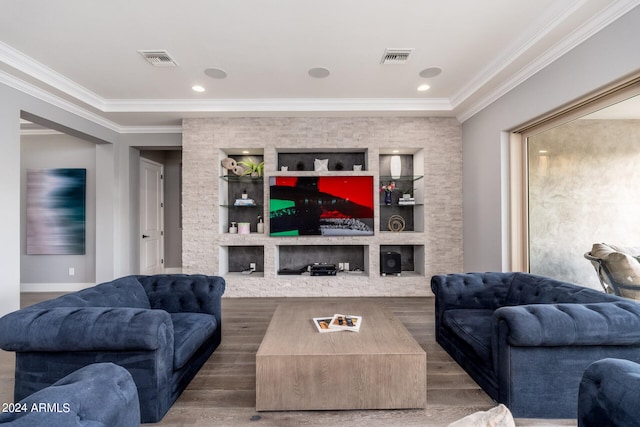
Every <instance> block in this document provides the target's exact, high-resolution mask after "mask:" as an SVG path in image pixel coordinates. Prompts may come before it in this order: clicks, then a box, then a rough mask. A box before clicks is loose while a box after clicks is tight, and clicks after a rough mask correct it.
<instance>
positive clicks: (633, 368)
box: [578, 359, 640, 427]
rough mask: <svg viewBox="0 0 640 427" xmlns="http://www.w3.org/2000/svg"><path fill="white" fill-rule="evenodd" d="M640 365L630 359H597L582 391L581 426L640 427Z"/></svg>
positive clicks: (585, 373)
mask: <svg viewBox="0 0 640 427" xmlns="http://www.w3.org/2000/svg"><path fill="white" fill-rule="evenodd" d="M639 391H640V365H639V364H637V363H635V362H631V361H629V360H622V359H602V360H598V361H597V362H593V363H592V364H591V365H589V367H588V368H587V370H586V371H585V372H584V375H583V376H582V381H580V391H579V393H578V427H615V426H625V427H640V405H639V404H638V402H640V398H639V397H638V392H639Z"/></svg>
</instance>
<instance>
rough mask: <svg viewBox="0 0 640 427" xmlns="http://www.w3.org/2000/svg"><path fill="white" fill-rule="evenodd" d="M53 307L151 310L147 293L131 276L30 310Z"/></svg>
mask: <svg viewBox="0 0 640 427" xmlns="http://www.w3.org/2000/svg"><path fill="white" fill-rule="evenodd" d="M55 307H128V308H143V309H149V308H151V306H150V304H149V298H147V293H146V292H145V290H144V288H143V287H142V285H141V284H140V282H139V281H138V280H136V278H135V277H132V276H128V277H123V278H120V279H116V280H114V281H111V282H106V283H101V284H99V285H96V286H93V287H91V288H87V289H83V290H81V291H78V292H73V293H70V294H66V295H62V296H61V297H58V298H55V299H52V300H48V301H44V302H41V303H38V304H35V305H33V306H31V307H30V308H37V309H43V308H55Z"/></svg>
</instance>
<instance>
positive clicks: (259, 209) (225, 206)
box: [220, 150, 264, 234]
mask: <svg viewBox="0 0 640 427" xmlns="http://www.w3.org/2000/svg"><path fill="white" fill-rule="evenodd" d="M220 157H221V158H225V157H229V158H232V159H234V160H235V161H236V162H242V161H253V162H255V163H260V162H263V161H264V155H263V154H229V153H228V151H227V150H223V151H222V152H221V156H220ZM221 171H222V175H221V176H220V178H221V184H220V207H221V208H222V209H221V212H220V233H222V234H224V233H229V227H230V226H231V223H232V222H235V223H236V224H238V223H241V222H248V223H249V224H250V226H249V228H250V231H251V233H256V232H257V231H258V230H257V227H258V225H257V224H258V217H262V218H263V220H264V177H263V176H249V175H235V174H234V173H233V172H231V171H228V170H226V169H224V168H222V167H221ZM245 191H246V193H247V197H248V198H250V199H253V200H254V203H255V205H253V206H234V204H235V201H236V199H242V193H243V192H245Z"/></svg>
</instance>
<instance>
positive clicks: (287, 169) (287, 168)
mask: <svg viewBox="0 0 640 427" xmlns="http://www.w3.org/2000/svg"><path fill="white" fill-rule="evenodd" d="M280 171H282V172H287V171H289V166H280Z"/></svg>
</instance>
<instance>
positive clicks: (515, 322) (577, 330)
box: [492, 301, 640, 349]
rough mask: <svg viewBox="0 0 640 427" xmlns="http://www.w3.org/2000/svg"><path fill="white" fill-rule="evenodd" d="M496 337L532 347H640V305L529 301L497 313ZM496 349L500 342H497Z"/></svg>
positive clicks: (511, 343) (495, 316)
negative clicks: (540, 302)
mask: <svg viewBox="0 0 640 427" xmlns="http://www.w3.org/2000/svg"><path fill="white" fill-rule="evenodd" d="M493 328H494V333H493V334H492V336H493V339H494V340H500V339H501V338H500V337H506V341H507V344H509V345H512V346H519V347H528V346H531V347H533V346H535V347H538V346H568V345H585V346H588V345H622V346H624V345H636V346H640V305H639V304H636V303H634V302H631V301H630V302H624V301H621V302H605V303H593V304H529V305H520V306H507V307H501V308H499V309H497V310H496V311H495V312H494V320H493ZM492 345H493V347H494V349H497V348H498V345H500V343H498V342H494V343H493V344H492Z"/></svg>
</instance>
